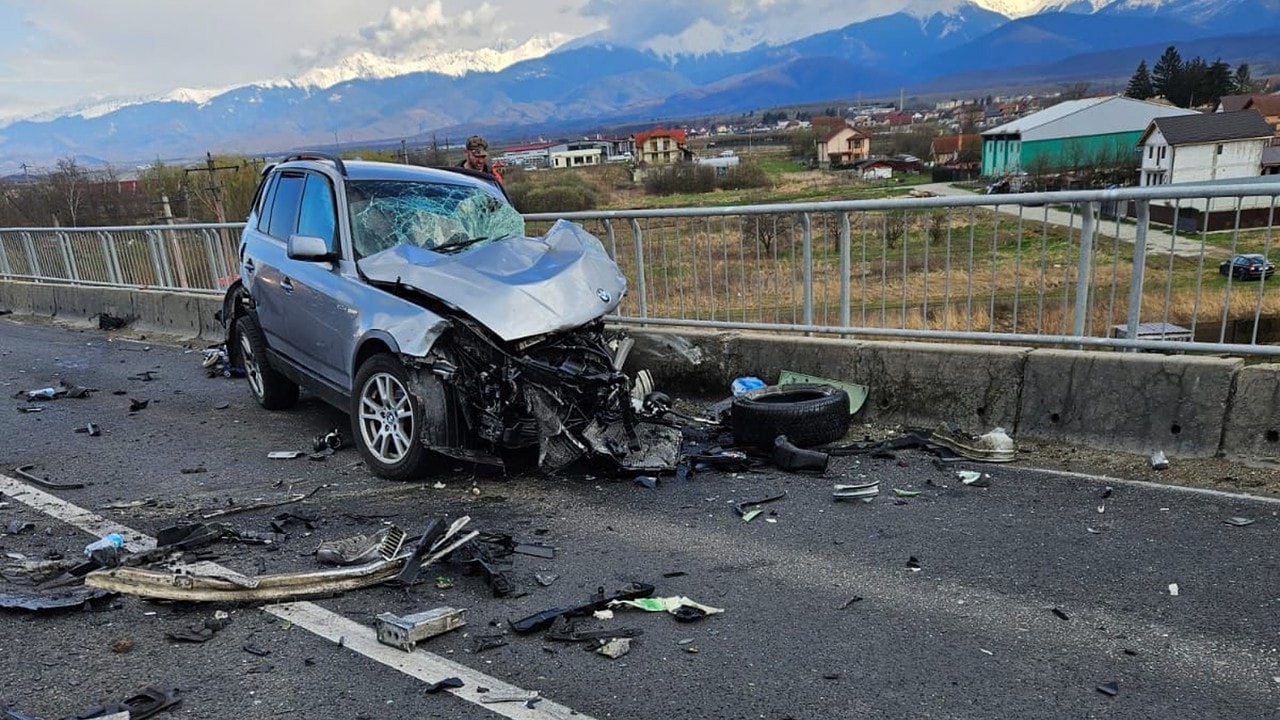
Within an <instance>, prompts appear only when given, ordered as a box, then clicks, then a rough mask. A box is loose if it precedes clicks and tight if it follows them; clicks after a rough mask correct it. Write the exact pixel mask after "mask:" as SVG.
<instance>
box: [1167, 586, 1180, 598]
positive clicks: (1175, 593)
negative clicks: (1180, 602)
mask: <svg viewBox="0 0 1280 720" xmlns="http://www.w3.org/2000/svg"><path fill="white" fill-rule="evenodd" d="M1169 594H1170V595H1172V596H1174V597H1177V596H1178V583H1169Z"/></svg>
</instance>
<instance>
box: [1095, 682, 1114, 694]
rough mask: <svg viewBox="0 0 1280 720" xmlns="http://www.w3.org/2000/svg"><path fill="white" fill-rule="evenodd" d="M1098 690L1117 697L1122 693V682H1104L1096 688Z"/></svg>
mask: <svg viewBox="0 0 1280 720" xmlns="http://www.w3.org/2000/svg"><path fill="white" fill-rule="evenodd" d="M1096 690H1097V691H1098V692H1100V693H1102V694H1103V695H1106V696H1108V697H1115V696H1116V695H1117V694H1119V693H1120V683H1118V682H1116V681H1114V680H1112V681H1111V682H1109V683H1103V684H1101V685H1099V686H1098V687H1097V688H1096Z"/></svg>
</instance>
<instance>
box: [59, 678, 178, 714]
mask: <svg viewBox="0 0 1280 720" xmlns="http://www.w3.org/2000/svg"><path fill="white" fill-rule="evenodd" d="M179 692H180V691H179V690H178V688H175V687H168V686H158V685H148V686H147V687H144V688H142V689H141V690H139V691H137V692H135V693H133V694H132V695H129V696H128V697H126V698H125V699H124V700H120V701H117V702H112V703H107V704H106V705H98V706H95V707H91V708H86V709H84V710H81V711H80V712H78V713H76V714H74V715H70V716H68V717H67V718H66V719H65V720H76V719H77V718H99V719H100V720H109V719H110V718H127V719H128V720H145V719H146V718H149V717H151V716H152V715H155V714H156V713H159V712H160V711H162V710H168V709H169V708H171V707H174V706H176V705H180V704H181V703H182V697H181V695H180V694H179Z"/></svg>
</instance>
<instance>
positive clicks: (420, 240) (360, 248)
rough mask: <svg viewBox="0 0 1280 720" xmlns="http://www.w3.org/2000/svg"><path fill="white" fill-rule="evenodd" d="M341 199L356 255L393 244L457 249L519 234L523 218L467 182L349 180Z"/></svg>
mask: <svg viewBox="0 0 1280 720" xmlns="http://www.w3.org/2000/svg"><path fill="white" fill-rule="evenodd" d="M347 200H348V203H349V204H350V208H351V235H352V241H353V242H354V244H355V250H356V257H358V258H361V257H368V256H369V255H373V254H375V253H379V252H382V251H383V250H387V249H389V248H393V247H395V246H397V245H413V246H416V247H420V248H424V249H427V250H434V251H436V252H442V253H452V252H461V251H463V250H464V249H467V248H474V247H478V246H480V245H482V244H484V243H486V242H492V241H494V240H502V239H504V238H510V237H519V236H522V235H524V218H522V217H520V213H519V212H517V211H516V209H515V208H513V207H511V205H510V204H508V203H506V202H504V201H503V200H502V199H501V198H499V197H497V196H495V195H493V194H492V193H490V192H488V191H486V190H485V189H483V188H480V187H475V186H472V185H450V184H445V183H429V182H415V181H407V180H353V181H350V182H349V183H348V184H347Z"/></svg>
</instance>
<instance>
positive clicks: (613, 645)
mask: <svg viewBox="0 0 1280 720" xmlns="http://www.w3.org/2000/svg"><path fill="white" fill-rule="evenodd" d="M629 652H631V638H613V639H612V640H609V641H608V642H606V643H605V644H603V645H601V646H600V647H598V648H596V653H598V654H600V655H603V656H605V657H607V658H609V659H610V660H617V659H618V658H620V657H622V656H623V655H626V654H627V653H629Z"/></svg>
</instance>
